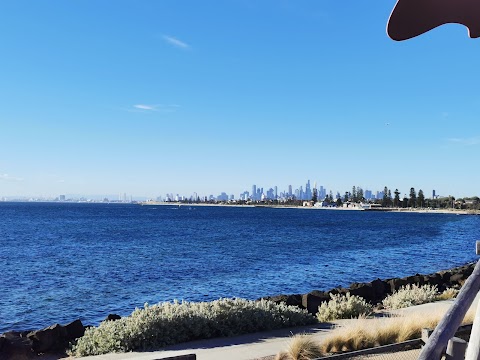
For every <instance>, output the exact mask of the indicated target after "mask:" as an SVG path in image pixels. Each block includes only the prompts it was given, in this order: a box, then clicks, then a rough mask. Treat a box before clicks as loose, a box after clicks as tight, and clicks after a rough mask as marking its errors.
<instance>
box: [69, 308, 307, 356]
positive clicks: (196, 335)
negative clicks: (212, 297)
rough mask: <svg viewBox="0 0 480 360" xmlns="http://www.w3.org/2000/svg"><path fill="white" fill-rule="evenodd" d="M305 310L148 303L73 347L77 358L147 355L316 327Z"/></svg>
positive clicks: (106, 323) (95, 330)
mask: <svg viewBox="0 0 480 360" xmlns="http://www.w3.org/2000/svg"><path fill="white" fill-rule="evenodd" d="M315 322H316V320H315V318H314V317H313V316H311V315H310V314H308V313H307V312H306V311H305V310H301V309H299V308H297V307H293V306H287V305H285V304H275V303H274V302H272V301H267V300H260V301H251V300H244V299H220V300H216V301H212V302H178V301H175V302H173V303H169V302H165V303H160V304H156V305H152V306H150V305H148V304H145V307H144V308H143V309H136V310H135V311H134V312H133V313H132V314H131V315H130V316H128V317H125V318H122V319H120V320H117V321H104V322H102V323H101V324H100V325H99V326H98V327H93V328H89V329H87V330H86V331H85V335H84V336H83V337H81V338H80V339H78V341H77V343H76V344H74V345H73V346H72V349H71V354H72V355H75V356H88V355H99V354H106V353H110V352H127V351H132V350H139V349H141V350H145V349H149V348H158V347H163V346H166V345H173V344H177V343H181V342H186V341H191V340H196V339H208V338H213V337H223V336H234V335H240V334H246V333H252V332H257V331H263V330H271V329H277V328H282V327H290V326H299V325H307V324H312V323H315Z"/></svg>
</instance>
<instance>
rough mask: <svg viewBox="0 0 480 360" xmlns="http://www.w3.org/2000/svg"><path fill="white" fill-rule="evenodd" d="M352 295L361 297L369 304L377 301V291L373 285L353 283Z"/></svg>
mask: <svg viewBox="0 0 480 360" xmlns="http://www.w3.org/2000/svg"><path fill="white" fill-rule="evenodd" d="M349 292H350V295H356V296H360V297H361V298H363V299H365V301H367V302H373V301H374V300H375V297H376V296H375V290H374V289H373V286H372V284H371V283H367V284H364V283H353V284H351V285H350V289H349Z"/></svg>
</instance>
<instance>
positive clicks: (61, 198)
mask: <svg viewBox="0 0 480 360" xmlns="http://www.w3.org/2000/svg"><path fill="white" fill-rule="evenodd" d="M433 191H434V192H435V190H433ZM59 200H60V201H65V195H60V196H59Z"/></svg>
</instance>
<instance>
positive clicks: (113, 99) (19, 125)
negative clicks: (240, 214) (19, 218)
mask: <svg viewBox="0 0 480 360" xmlns="http://www.w3.org/2000/svg"><path fill="white" fill-rule="evenodd" d="M394 4H395V1H393V0H388V1H366V2H359V1H338V0H316V1H313V0H309V1H307V0H296V1H293V0H292V1H288V0H283V1H281V0H277V1H273V0H262V1H259V0H255V1H254V0H227V1H225V0H223V1H220V0H218V1H208V0H207V1H183V0H155V1H138V0H137V1H133V0H132V1H121V0H116V1H104V0H100V1H99V0H82V1H80V0H78V1H74V0H71V1H65V0H57V1H53V0H44V1H24V0H15V1H13V0H5V1H2V3H1V4H0V51H1V56H0V79H1V81H0V136H1V141H0V151H1V155H2V156H1V157H0V196H16V195H28V196H58V194H64V193H67V194H71V193H75V194H99V195H102V194H118V193H124V192H126V193H127V194H133V195H136V196H146V197H153V196H158V195H164V194H165V193H167V192H168V193H180V194H185V195H187V194H191V193H193V192H194V191H196V192H197V193H199V194H205V195H206V194H218V193H220V192H221V191H225V192H227V193H233V194H239V193H240V192H241V191H243V190H250V188H251V185H252V184H253V183H255V184H257V185H258V186H263V187H265V188H268V187H270V186H274V185H277V186H278V187H279V189H280V190H283V189H286V188H287V186H288V185H289V184H292V185H293V186H294V187H297V186H299V185H302V184H304V183H305V181H306V180H307V179H310V180H311V181H312V182H313V181H317V182H318V183H319V184H321V185H324V186H325V187H327V189H329V190H330V189H332V190H334V191H337V190H338V191H340V192H344V191H345V190H350V189H351V187H352V185H356V186H361V187H363V188H364V189H372V190H380V189H383V187H384V186H385V185H386V186H388V187H389V188H392V189H395V188H398V189H400V191H401V192H402V193H408V191H409V189H410V187H412V186H413V187H415V188H416V189H423V190H424V191H425V192H426V193H427V194H430V193H431V190H432V189H436V190H437V193H439V194H442V195H449V194H452V195H454V196H457V197H460V196H469V195H479V191H478V184H479V183H480V169H479V167H478V155H480V123H479V121H478V120H477V119H478V113H479V110H480V92H479V90H478V89H479V88H478V71H477V69H478V64H479V61H480V42H479V41H480V40H472V39H469V38H468V36H467V29H466V28H465V27H463V26H461V25H445V26H442V27H439V28H437V29H435V30H433V31H431V32H429V33H427V34H425V35H422V36H420V37H417V38H414V39H412V40H409V41H405V42H395V41H392V40H390V39H389V38H388V37H387V35H386V32H385V27H386V23H387V20H388V17H389V14H390V12H391V10H392V8H393V6H394Z"/></svg>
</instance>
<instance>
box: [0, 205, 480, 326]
mask: <svg viewBox="0 0 480 360" xmlns="http://www.w3.org/2000/svg"><path fill="white" fill-rule="evenodd" d="M479 239H480V216H457V215H442V214H412V213H378V212H357V211H327V210H324V211H322V210H307V209H272V208H236V207H200V206H199V207H195V206H191V207H189V206H182V207H180V208H178V207H176V206H139V205H119V204H64V203H0V333H2V332H4V331H7V330H27V329H36V328H42V327H45V326H49V325H51V324H53V323H56V322H59V323H66V322H70V321H72V320H75V319H77V318H80V319H81V320H82V321H83V322H84V324H97V323H98V322H99V321H101V320H102V319H103V318H104V317H105V316H106V315H107V314H108V313H118V314H120V315H128V314H129V313H131V311H132V310H133V309H134V308H135V307H141V306H143V304H144V303H145V302H148V303H156V302H160V301H170V300H173V299H185V300H193V301H201V300H213V299H218V298H220V297H243V298H248V299H256V298H258V297H261V296H268V295H275V294H280V293H306V292H309V291H311V290H313V289H323V290H327V289H330V288H332V287H335V286H339V285H342V286H345V285H349V284H350V283H351V282H353V281H371V280H373V279H375V278H378V277H379V278H388V277H397V276H406V275H411V274H415V273H417V272H419V273H431V272H435V271H438V270H440V269H445V268H449V267H453V266H456V265H461V264H464V263H466V262H469V261H472V260H475V259H476V256H475V250H474V249H475V246H474V245H475V240H479Z"/></svg>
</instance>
